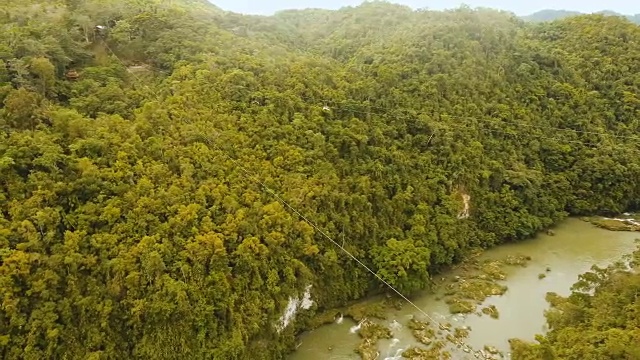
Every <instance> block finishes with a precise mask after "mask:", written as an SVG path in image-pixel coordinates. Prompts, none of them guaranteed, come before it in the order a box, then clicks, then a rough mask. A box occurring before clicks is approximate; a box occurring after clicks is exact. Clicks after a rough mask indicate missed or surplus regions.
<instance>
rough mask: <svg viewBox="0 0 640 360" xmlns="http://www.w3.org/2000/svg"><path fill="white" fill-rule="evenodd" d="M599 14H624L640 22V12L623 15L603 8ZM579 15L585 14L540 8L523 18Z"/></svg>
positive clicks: (541, 19)
mask: <svg viewBox="0 0 640 360" xmlns="http://www.w3.org/2000/svg"><path fill="white" fill-rule="evenodd" d="M598 14H601V15H607V16H623V17H625V18H627V19H628V20H629V21H631V22H633V23H636V24H640V14H635V15H622V14H619V13H617V12H615V11H610V10H603V11H600V12H598ZM579 15H583V14H582V13H580V12H579V11H568V10H551V9H548V10H540V11H537V12H535V13H533V14H531V15H527V16H524V17H523V19H525V20H527V21H553V20H560V19H564V18H567V17H571V16H579Z"/></svg>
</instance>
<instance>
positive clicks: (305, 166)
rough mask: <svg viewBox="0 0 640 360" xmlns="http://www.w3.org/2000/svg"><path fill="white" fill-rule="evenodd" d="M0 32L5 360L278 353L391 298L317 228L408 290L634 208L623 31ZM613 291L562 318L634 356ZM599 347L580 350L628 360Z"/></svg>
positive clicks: (365, 24)
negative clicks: (377, 297)
mask: <svg viewBox="0 0 640 360" xmlns="http://www.w3.org/2000/svg"><path fill="white" fill-rule="evenodd" d="M0 27H1V31H0V289H1V300H0V301H1V307H0V357H2V358H3V359H29V360H31V359H33V360H35V359H38V360H40V359H243V360H244V359H247V360H248V359H251V360H266V359H282V358H284V356H285V354H286V353H287V352H289V351H291V350H292V349H293V347H294V345H295V336H296V335H297V334H298V333H299V332H300V331H302V330H304V329H306V328H307V326H308V324H309V322H310V320H311V319H312V317H313V315H314V314H315V313H317V312H318V311H321V310H324V309H330V308H332V307H336V306H341V305H344V304H346V303H348V302H350V301H353V300H356V299H360V298H363V297H364V296H367V295H369V294H373V293H376V292H381V291H385V290H386V289H385V288H384V287H383V286H382V285H381V283H380V282H379V281H378V280H377V279H375V277H373V276H372V275H371V274H369V273H368V272H367V271H366V270H365V269H364V268H362V267H361V266H359V265H358V264H357V263H356V262H354V261H353V260H352V259H350V258H349V257H348V256H345V254H344V253H343V252H342V251H341V250H340V249H339V248H338V247H336V246H335V245H334V244H332V243H331V242H330V241H329V240H328V239H327V238H326V237H325V236H323V234H321V233H320V231H319V230H321V231H322V232H324V233H326V234H327V235H328V236H329V237H331V238H332V239H335V240H336V241H338V242H340V243H341V244H344V248H345V249H346V250H348V251H349V252H351V253H352V254H354V255H355V256H356V257H358V258H359V259H361V260H362V261H363V262H364V263H365V264H366V265H367V266H369V267H371V269H373V270H374V271H375V272H376V274H378V275H379V276H380V277H382V278H383V279H385V280H386V281H387V282H389V283H390V284H391V285H393V286H395V287H397V288H398V289H399V290H400V291H402V292H403V293H406V294H411V293H413V292H415V291H418V290H420V289H423V288H425V287H428V286H429V281H430V278H431V276H432V275H434V274H437V273H438V272H439V271H441V270H442V269H445V268H446V267H448V266H450V265H451V264H454V263H456V262H459V261H461V260H463V259H464V258H465V257H466V255H467V254H469V253H470V252H471V251H474V250H477V249H480V248H488V247H492V246H495V245H498V244H502V243H506V242H513V241H518V240H521V239H525V238H527V237H530V236H532V235H534V234H536V233H537V232H538V231H541V230H544V229H546V228H548V227H550V226H551V225H553V224H554V223H556V222H557V221H559V220H561V219H563V218H565V217H567V216H569V215H589V214H617V213H621V212H624V211H630V210H634V209H638V208H639V207H640V206H639V205H640V181H638V179H640V156H639V150H640V136H639V131H640V116H639V115H640V95H639V90H640V26H638V25H635V24H633V23H631V22H629V21H628V20H627V19H625V18H622V17H611V16H603V15H585V16H576V17H571V18H567V19H563V20H558V21H555V22H549V23H529V22H525V21H524V20H522V19H519V18H517V17H516V16H514V15H513V14H510V13H506V12H499V11H494V10H490V9H470V8H466V7H462V8H459V9H456V10H451V11H444V12H437V11H426V10H412V9H410V8H408V7H404V6H400V5H393V4H389V3H386V2H380V1H374V2H367V3H364V4H363V5H361V6H359V7H355V8H343V9H341V10H339V11H328V10H303V11H283V12H279V13H277V14H276V15H274V16H271V17H258V16H245V15H239V14H233V13H227V12H224V11H222V10H220V9H218V8H216V7H215V6H213V5H211V4H210V3H208V2H206V1H204V0H172V1H164V0H99V1H98V0H51V1H44V0H40V1H38V0H4V1H2V2H1V4H0ZM273 193H275V194H277V196H278V197H280V199H282V200H284V201H286V202H287V203H288V204H290V205H291V207H292V208H295V209H296V210H297V211H299V212H300V214H303V215H304V216H305V217H306V218H307V219H309V220H310V221H312V222H313V223H314V224H316V225H317V228H314V227H313V226H311V225H310V224H309V223H308V222H306V221H305V220H304V219H302V218H301V217H300V216H298V215H297V214H296V213H294V212H292V211H291V209H290V208H288V207H287V206H286V205H283V203H282V202H281V201H280V200H279V198H277V197H275V196H274V194H273ZM629 274H630V275H628V276H627V277H622V276H619V277H615V279H614V280H611V282H610V283H609V282H605V281H604V280H603V282H604V284H603V285H602V288H603V289H604V290H602V293H604V294H606V293H607V291H609V292H613V294H618V293H619V292H622V291H623V290H624V289H626V288H627V287H624V286H621V285H620V282H621V281H628V284H635V285H634V286H635V288H633V289H636V290H635V293H634V292H632V291H630V292H628V293H625V296H622V295H621V296H620V297H617V295H616V297H615V298H614V297H612V296H613V295H611V294H610V295H607V296H604V295H599V294H600V293H597V294H596V295H595V299H594V300H588V299H587V297H586V296H587V295H584V296H578V295H576V296H575V297H573V298H571V300H559V299H556V300H557V302H562V301H565V302H564V303H563V304H564V305H562V304H558V306H564V307H565V309H569V308H571V309H572V310H571V311H576V312H577V311H578V310H576V309H578V308H584V309H582V310H580V311H581V312H580V314H579V315H580V316H578V318H579V319H578V320H575V319H574V320H575V321H583V322H588V321H587V320H585V317H588V316H592V317H594V319H593V323H590V324H588V325H589V326H592V327H593V328H592V329H591V330H590V331H591V333H590V334H592V337H593V343H594V344H597V343H598V342H599V341H602V342H606V341H608V339H614V338H618V339H621V338H624V339H628V341H627V342H625V344H629V341H632V339H636V343H640V340H637V339H639V336H640V335H639V334H638V330H637V328H638V326H640V323H639V321H640V311H638V305H637V304H638V300H637V298H638V290H637V289H638V286H639V285H638V276H637V274H636V273H629ZM634 274H635V275H634ZM630 286H631V285H629V286H628V287H629V288H631V287H630ZM307 290H308V292H309V293H310V299H311V301H312V305H311V306H310V307H309V308H308V309H300V311H298V312H297V314H295V318H294V319H292V320H291V321H284V320H283V319H282V316H283V313H284V312H285V308H286V307H287V304H289V303H290V300H291V299H297V298H302V297H303V294H304V293H305V291H307ZM634 294H635V295H634ZM627 295H628V296H627ZM634 296H635V297H634ZM634 299H635V300H634ZM634 301H635V305H634ZM612 309H617V310H612ZM624 309H626V310H624ZM607 311H612V312H616V314H619V315H620V317H618V318H616V319H618V320H616V319H612V320H611V321H605V320H602V318H601V317H602V316H604V315H603V313H602V312H607ZM623 313H624V314H626V315H625V316H627V317H629V318H627V319H626V320H625V321H622V320H619V319H622V316H623V315H622V314H623ZM285 320H286V319H285ZM554 321H555V324H556V325H557V326H558V327H559V328H562V327H566V326H570V325H571V323H570V321H569V320H566V319H562V318H561V317H556V318H554ZM576 326H577V325H576ZM584 326H587V325H584ZM634 327H635V330H633V328H634ZM623 333H624V335H621V334H623ZM580 336H582V335H581V333H580V331H579V330H575V328H574V330H573V331H569V330H567V332H562V330H558V331H555V332H554V331H553V330H552V332H551V333H550V334H549V339H541V340H542V341H543V342H544V344H549V343H551V344H554V342H557V343H562V342H571V341H573V340H575V339H577V338H579V337H580ZM618 344H619V343H618ZM565 345H566V346H565V347H562V346H560V345H557V346H556V345H553V346H552V345H539V346H541V348H540V347H535V348H529V349H528V350H522V351H523V352H526V351H529V355H530V356H533V358H539V354H538V353H535V354H534V353H532V352H538V351H542V352H545V354H546V355H545V356H548V358H555V356H559V358H570V357H567V356H566V353H564V352H562V351H565V350H562V349H565V348H571V346H573V345H570V344H569V345H567V344H565ZM523 346H524V345H523ZM592 350H593V351H592V352H589V351H590V350H589V348H588V347H584V348H580V349H574V350H571V351H576V352H577V351H582V352H579V354H581V357H574V358H576V359H578V358H580V359H607V358H610V359H614V358H615V359H621V358H622V357H616V355H615V354H616V353H615V351H623V350H620V349H619V346H618V347H616V346H614V345H612V346H611V349H610V352H609V353H606V354H605V355H603V353H600V352H595V351H601V350H602V349H599V348H598V349H595V350H594V349H592ZM567 351H569V350H567ZM531 354H534V355H531ZM536 354H538V355H536ZM563 354H564V355H563ZM636 355H637V353H636ZM523 356H525V355H523ZM527 356H528V355H527ZM607 356H608V357H607ZM627 358H628V359H631V358H632V357H627ZM635 358H637V357H635Z"/></svg>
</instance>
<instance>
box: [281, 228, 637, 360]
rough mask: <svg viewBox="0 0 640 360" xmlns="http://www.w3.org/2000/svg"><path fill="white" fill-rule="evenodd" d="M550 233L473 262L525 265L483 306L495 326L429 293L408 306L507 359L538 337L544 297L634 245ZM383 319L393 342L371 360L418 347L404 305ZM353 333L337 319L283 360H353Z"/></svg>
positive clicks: (587, 234) (600, 233)
mask: <svg viewBox="0 0 640 360" xmlns="http://www.w3.org/2000/svg"><path fill="white" fill-rule="evenodd" d="M554 231H555V236H549V235H546V234H540V235H538V236H536V237H535V238H533V239H530V240H525V241H522V242H518V243H511V244H506V245H501V246H498V247H496V248H493V249H490V250H487V251H486V252H485V253H484V254H482V255H481V257H480V258H481V259H500V258H504V257H506V256H507V255H516V254H521V255H528V256H531V258H532V260H531V261H530V262H529V265H528V266H527V267H519V266H516V267H509V268H507V274H508V277H507V279H506V280H505V281H503V282H501V283H504V284H505V285H507V286H508V288H509V289H508V291H507V292H506V293H505V294H504V295H502V296H492V297H489V298H488V299H487V300H486V301H485V305H495V306H496V307H497V308H498V310H499V312H500V317H499V319H493V318H491V317H489V316H486V315H485V316H478V315H475V314H471V315H468V316H462V315H450V314H449V312H448V307H447V305H446V304H445V303H444V301H442V300H437V297H438V296H439V295H441V294H438V293H437V292H436V293H435V294H434V293H424V294H421V295H417V296H415V297H414V298H412V299H411V300H412V301H413V302H414V303H415V304H416V305H417V306H418V307H420V308H421V309H423V310H424V311H426V312H427V313H428V314H429V315H430V316H431V317H432V318H434V319H435V320H437V321H439V322H450V323H451V324H452V325H453V326H456V327H460V326H465V325H466V326H469V327H470V328H471V332H470V335H469V337H468V338H467V340H466V341H465V342H466V343H467V344H469V345H470V346H472V347H473V348H474V349H482V348H483V347H484V345H490V346H493V347H496V348H497V349H499V350H501V351H503V352H504V353H505V354H508V352H509V343H508V339H510V338H520V339H523V340H533V339H534V336H535V334H539V333H543V332H544V331H545V326H546V322H545V319H544V310H545V309H547V308H548V303H547V302H546V301H545V294H546V293H547V292H550V291H552V292H556V293H558V294H560V295H568V294H569V293H570V288H571V285H573V284H574V283H575V282H576V281H577V279H578V275H579V274H582V273H584V272H586V271H588V270H589V269H590V268H591V266H592V265H594V264H597V265H600V266H606V265H609V264H611V263H613V262H615V261H617V260H620V259H621V258H622V256H623V255H625V254H628V253H631V252H632V251H633V250H634V249H635V243H634V239H636V238H640V233H637V232H613V231H608V230H604V229H600V228H597V227H595V226H593V225H591V224H589V223H587V222H584V221H581V220H579V219H574V218H570V219H567V220H565V221H563V222H561V223H560V224H558V225H557V226H556V227H555V228H554ZM547 268H550V270H551V271H549V272H548V273H547V277H546V278H544V279H539V278H538V275H539V274H541V273H545V272H546V269H547ZM456 274H457V271H456V270H453V271H450V272H448V273H446V274H441V275H439V277H445V278H447V279H449V278H451V277H454V276H456ZM386 315H387V320H383V321H380V323H382V324H386V325H387V326H389V327H390V328H391V330H392V332H393V337H394V339H393V340H383V341H381V342H380V343H379V350H380V354H381V355H380V357H379V358H380V359H396V358H397V359H401V357H400V356H399V354H400V353H401V351H402V350H406V349H407V348H409V347H411V346H413V345H419V343H418V342H417V341H416V340H415V338H414V337H413V335H412V334H411V331H410V330H409V329H408V328H407V327H406V324H407V322H408V321H409V319H410V318H411V317H412V316H414V315H415V316H416V318H419V319H421V318H422V317H421V316H420V315H419V313H418V311H416V309H415V308H412V307H411V306H409V305H405V306H403V307H402V309H400V310H395V309H389V310H388V312H387V314H386ZM354 325H355V323H354V322H353V321H352V320H350V319H346V318H345V319H344V320H343V321H341V322H340V323H334V324H330V325H325V326H322V327H320V328H318V329H315V330H313V331H310V332H307V333H304V334H302V335H301V336H300V340H299V348H298V349H297V350H296V351H295V352H294V353H292V354H291V355H290V356H289V357H288V360H347V359H354V360H356V359H360V356H359V355H358V354H356V353H355V352H354V349H355V348H356V347H357V345H358V343H359V342H360V338H359V336H358V334H357V333H355V332H352V331H350V329H351V327H352V326H354ZM463 355H464V356H463ZM468 356H469V355H467V354H463V353H459V354H454V356H453V358H454V359H461V358H468ZM507 357H508V356H507Z"/></svg>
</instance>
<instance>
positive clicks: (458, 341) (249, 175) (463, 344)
mask: <svg viewBox="0 0 640 360" xmlns="http://www.w3.org/2000/svg"><path fill="white" fill-rule="evenodd" d="M103 42H104V41H103ZM104 44H105V46H106V47H107V49H108V50H109V51H110V52H111V53H112V54H113V55H114V56H115V57H116V59H118V61H119V62H120V63H121V64H122V65H123V66H125V67H126V65H125V63H124V62H123V61H122V60H121V59H120V58H119V57H118V56H117V55H116V54H115V52H113V51H112V50H111V48H109V46H108V45H107V44H106V42H104ZM130 73H131V74H132V75H133V76H134V77H135V78H136V79H137V80H138V81H140V82H141V80H140V78H139V77H138V76H136V75H135V74H134V73H133V72H130ZM148 88H149V87H148V86H147V89H148ZM154 95H156V96H157V97H158V100H160V99H159V95H158V94H154ZM300 98H303V97H300ZM324 103H325V104H326V103H334V102H331V101H324ZM370 107H371V106H370ZM372 108H374V107H372ZM396 110H398V109H396ZM400 110H402V109H400ZM347 111H352V112H360V113H363V114H367V115H370V114H371V113H372V112H362V111H354V110H352V109H347ZM378 115H382V114H378ZM385 115H386V114H385ZM448 117H449V118H452V119H456V118H458V119H460V118H463V117H456V116H448ZM476 120H477V119H476ZM189 123H190V124H192V123H191V122H189ZM507 124H509V123H508V122H507ZM531 126H534V125H531ZM534 127H535V126H534ZM540 128H542V127H540ZM547 128H548V129H552V130H556V131H558V130H568V131H573V132H576V133H585V134H598V135H603V136H612V137H617V138H631V137H628V136H616V135H611V134H606V133H597V132H587V131H580V130H573V129H560V128H552V127H547ZM211 130H212V131H213V132H214V134H215V138H216V139H217V138H219V137H220V135H221V133H220V132H219V131H217V130H215V129H211ZM484 130H488V131H490V132H498V133H504V134H509V133H506V132H502V131H499V130H494V129H484ZM509 135H511V134H509ZM432 137H433V134H432V135H431V137H430V138H429V141H430V140H431V138H432ZM635 139H636V138H635V137H634V140H635ZM204 140H205V143H206V145H207V146H209V147H212V148H214V149H216V150H218V151H219V152H220V153H221V154H222V155H223V156H224V157H226V158H227V159H229V160H230V161H231V162H232V163H233V165H235V166H236V168H238V169H240V170H241V171H242V172H243V173H244V174H245V176H246V178H248V179H249V180H251V181H253V182H255V183H257V184H259V185H260V186H261V187H262V188H263V189H264V190H265V191H266V192H267V193H269V194H271V195H272V196H273V197H275V198H276V199H277V200H278V202H280V203H282V204H283V205H284V206H285V207H286V208H288V209H289V210H290V211H291V212H293V213H294V214H295V215H297V216H298V217H299V218H301V219H302V220H304V221H305V222H306V223H307V224H309V225H310V226H311V227H313V228H314V229H315V230H316V231H317V232H318V233H319V234H320V235H322V236H323V237H324V238H326V239H327V240H329V241H330V242H331V243H332V244H333V245H334V246H336V247H337V248H339V249H340V250H341V251H342V252H344V253H345V254H346V255H347V256H348V257H349V258H351V259H352V260H354V261H355V262H356V263H357V264H359V265H360V266H362V267H363V268H364V269H365V270H366V271H367V272H369V273H371V274H372V275H373V276H374V277H375V278H376V279H378V280H379V281H380V282H381V283H382V284H384V285H385V286H387V287H388V288H389V289H391V290H392V291H393V292H394V293H395V294H397V295H398V296H399V297H400V298H402V299H403V300H404V301H406V302H407V303H408V304H410V305H411V306H412V307H413V308H415V309H416V310H417V311H418V312H419V313H420V314H422V315H423V316H425V317H426V318H427V319H429V320H430V321H431V322H433V323H434V324H437V325H438V327H439V328H440V329H441V330H445V331H447V332H448V333H449V334H450V335H452V338H453V339H456V341H453V340H449V341H450V342H452V343H454V344H455V345H457V346H458V347H459V348H460V347H462V348H464V350H465V352H473V355H474V356H475V357H476V358H480V357H483V358H484V359H487V360H489V359H492V356H491V355H489V354H486V353H484V352H483V351H480V350H475V351H474V348H473V347H472V346H470V345H469V344H468V343H466V342H464V341H462V340H461V339H457V338H456V336H455V332H453V331H452V330H451V329H450V327H448V326H444V325H443V324H442V323H440V322H439V321H437V320H435V319H434V318H433V317H431V316H430V315H429V314H428V313H427V312H426V311H424V310H423V309H422V308H420V307H419V306H418V305H416V304H415V303H414V302H413V301H411V300H410V299H409V298H408V297H406V296H405V295H404V294H402V293H401V292H400V291H399V290H397V289H396V288H395V287H394V286H392V285H391V284H389V283H388V282H387V281H386V280H384V279H383V278H382V277H381V276H380V275H378V274H377V273H376V272H375V271H373V270H372V269H371V268H369V267H368V266H367V265H366V264H365V263H364V262H363V261H361V260H360V259H358V258H357V257H356V256H355V255H353V254H352V253H351V252H350V251H349V250H347V249H346V248H344V246H343V245H341V244H340V243H338V242H337V241H335V240H334V239H333V238H332V237H331V236H329V235H328V234H327V233H326V232H325V231H324V230H322V229H321V228H320V227H319V226H318V225H316V224H315V223H314V222H313V221H311V220H310V219H309V218H307V217H306V216H305V215H304V214H302V213H301V212H300V211H299V210H297V209H296V208H295V207H293V206H292V205H291V204H290V203H289V202H287V201H286V200H285V199H284V198H283V197H282V196H280V195H279V194H278V193H277V192H275V191H274V190H273V189H272V188H271V187H269V186H268V185H267V184H265V183H264V182H263V181H261V180H260V179H259V178H257V177H256V176H255V175H253V174H252V173H251V172H250V171H248V170H247V169H246V168H245V167H244V166H242V164H240V163H239V161H238V160H236V159H234V158H233V157H231V155H229V154H228V153H227V152H226V151H225V150H223V149H222V148H220V147H219V146H218V145H217V144H215V142H213V141H211V140H210V139H209V138H208V137H207V136H206V135H205V139H204ZM556 140H558V139H556ZM562 141H566V140H562Z"/></svg>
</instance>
